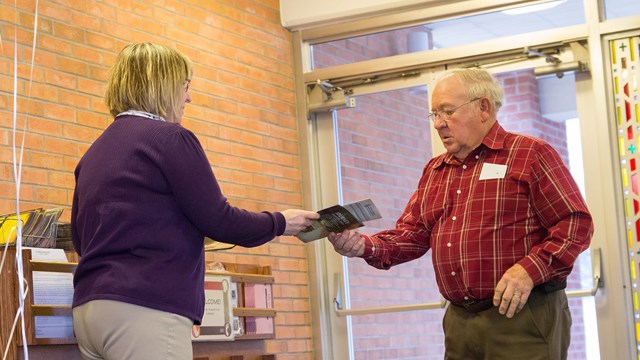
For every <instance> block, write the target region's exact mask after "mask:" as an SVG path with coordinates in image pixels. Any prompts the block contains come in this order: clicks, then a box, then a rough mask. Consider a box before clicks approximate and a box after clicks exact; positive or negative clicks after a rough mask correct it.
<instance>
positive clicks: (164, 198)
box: [71, 115, 286, 324]
mask: <svg viewBox="0 0 640 360" xmlns="http://www.w3.org/2000/svg"><path fill="white" fill-rule="evenodd" d="M75 177H76V188H75V192H74V194H73V206H72V210H71V227H72V234H73V243H74V246H75V248H76V251H77V252H78V254H79V255H80V262H79V264H78V268H77V270H76V272H75V275H74V296H73V306H74V307H75V306H78V305H81V304H83V303H85V302H88V301H91V300H97V299H102V300H117V301H122V302H126V303H130V304H135V305H140V306H145V307H148V308H152V309H157V310H161V311H167V312H171V313H175V314H178V315H182V316H185V317H187V318H189V319H192V320H193V321H194V322H195V323H196V324H199V323H200V321H201V320H202V314H203V311H204V248H203V241H204V236H208V237H210V238H212V239H215V240H217V241H221V242H225V243H230V244H237V245H241V246H245V247H253V246H258V245H261V244H264V243H266V242H268V241H270V240H272V239H273V238H274V237H276V236H279V235H282V233H283V232H284V230H285V226H286V224H285V219H284V216H283V215H282V214H281V213H279V212H275V213H269V212H262V213H256V212H249V211H246V210H242V209H239V208H236V207H233V206H231V205H229V203H228V202H227V199H226V198H225V197H224V195H223V194H222V192H221V191H220V187H219V185H218V183H217V181H216V178H215V176H214V175H213V171H212V170H211V166H210V164H209V161H208V160H207V157H206V156H205V153H204V150H203V149H202V146H201V145H200V142H199V141H198V139H197V138H196V137H195V135H194V134H193V133H192V132H191V131H189V130H187V129H185V128H183V127H182V126H181V125H179V124H175V123H167V122H162V121H158V120H152V119H147V118H143V117H138V116H131V115H125V116H119V117H117V118H116V119H115V120H114V122H113V123H112V124H111V125H110V126H109V127H108V128H107V129H106V130H105V131H104V133H103V134H102V135H101V136H100V137H99V138H98V139H97V140H96V141H95V142H94V143H93V145H91V147H90V148H89V150H87V152H86V154H85V155H84V156H83V157H82V159H81V160H80V162H79V163H78V166H77V168H76V171H75Z"/></svg>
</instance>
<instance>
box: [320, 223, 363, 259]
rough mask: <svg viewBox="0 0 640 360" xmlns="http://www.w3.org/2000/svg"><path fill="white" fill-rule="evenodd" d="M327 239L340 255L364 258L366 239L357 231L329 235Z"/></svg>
mask: <svg viewBox="0 0 640 360" xmlns="http://www.w3.org/2000/svg"><path fill="white" fill-rule="evenodd" d="M327 239H329V241H330V242H331V243H332V244H333V248H334V249H335V250H336V252H337V253H338V254H340V255H344V256H346V257H362V255H363V254H364V238H363V237H361V236H360V234H359V233H357V232H355V231H351V230H346V231H343V232H341V233H329V235H328V236H327Z"/></svg>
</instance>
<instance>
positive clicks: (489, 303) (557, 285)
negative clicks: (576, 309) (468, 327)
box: [451, 279, 567, 313]
mask: <svg viewBox="0 0 640 360" xmlns="http://www.w3.org/2000/svg"><path fill="white" fill-rule="evenodd" d="M566 287H567V280H566V279H564V280H551V281H548V282H546V283H544V284H540V285H538V286H536V287H534V288H533V289H532V290H531V292H532V293H534V292H535V293H540V294H549V293H552V292H554V291H557V290H562V289H564V288H566ZM451 304H453V305H455V306H457V307H460V308H463V309H465V310H466V311H468V312H470V313H479V312H481V311H485V310H489V309H491V308H492V307H493V297H490V298H486V299H479V300H465V301H456V302H453V301H452V302H451Z"/></svg>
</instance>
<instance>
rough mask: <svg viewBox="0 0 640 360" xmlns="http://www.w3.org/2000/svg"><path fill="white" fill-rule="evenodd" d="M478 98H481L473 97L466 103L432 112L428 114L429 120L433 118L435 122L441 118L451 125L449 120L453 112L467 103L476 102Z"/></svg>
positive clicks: (432, 120)
mask: <svg viewBox="0 0 640 360" xmlns="http://www.w3.org/2000/svg"><path fill="white" fill-rule="evenodd" d="M476 100H480V98H473V99H471V100H469V101H467V102H466V103H464V104H460V105H458V106H456V107H453V108H451V109H447V110H437V111H434V112H431V113H429V115H427V116H428V117H429V120H431V122H433V123H435V122H436V119H440V120H442V121H444V123H445V125H447V126H449V124H448V123H447V121H449V119H450V118H451V116H452V115H453V113H455V112H456V110H458V109H460V108H461V107H463V106H465V105H467V104H471V103H472V102H474V101H476Z"/></svg>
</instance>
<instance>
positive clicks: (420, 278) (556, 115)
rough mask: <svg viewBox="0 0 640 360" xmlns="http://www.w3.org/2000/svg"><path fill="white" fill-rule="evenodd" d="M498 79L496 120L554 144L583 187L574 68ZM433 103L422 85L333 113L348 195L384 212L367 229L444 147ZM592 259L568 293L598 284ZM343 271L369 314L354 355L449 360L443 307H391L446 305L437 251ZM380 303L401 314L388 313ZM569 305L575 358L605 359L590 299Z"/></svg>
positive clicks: (388, 224)
mask: <svg viewBox="0 0 640 360" xmlns="http://www.w3.org/2000/svg"><path fill="white" fill-rule="evenodd" d="M496 76H497V77H498V79H499V80H500V81H501V82H502V84H503V86H504V88H505V95H506V96H505V104H504V106H503V108H502V110H501V112H500V113H499V117H498V121H499V122H500V123H501V124H502V126H503V127H504V128H505V129H506V130H508V131H513V132H517V133H521V134H525V135H530V136H534V137H538V138H541V139H543V140H545V141H547V142H549V143H550V144H551V145H552V146H554V148H555V149H556V150H557V151H558V152H559V153H560V154H561V156H562V158H563V159H564V160H565V163H566V164H567V166H568V167H569V168H570V169H571V171H572V173H573V174H574V177H575V179H576V181H577V182H578V183H579V185H580V186H581V189H584V186H583V184H582V179H584V171H583V168H582V148H581V140H580V139H581V136H580V120H579V119H578V115H577V109H576V84H575V82H576V80H575V79H576V78H575V76H574V74H573V73H566V74H565V73H563V74H561V75H555V74H552V75H549V76H544V77H537V76H536V74H535V73H534V71H533V69H524V70H517V71H509V72H502V73H498V74H497V75H496ZM428 101H429V98H428V93H427V87H426V86H420V87H413V88H408V89H399V90H390V91H385V92H380V93H373V94H369V95H363V96H358V97H357V104H358V105H357V107H356V108H353V109H345V110H338V111H336V119H337V121H336V123H335V124H336V131H337V139H338V143H337V156H338V158H339V160H338V161H339V164H340V168H339V172H338V173H339V182H340V189H341V194H340V197H341V199H342V200H341V201H342V203H345V204H346V203H350V202H353V201H357V200H361V199H365V198H371V199H372V200H373V201H374V202H375V203H376V204H377V206H378V207H379V209H380V211H381V213H382V215H383V218H382V219H381V220H378V221H373V222H369V223H367V224H366V227H364V228H362V229H361V232H362V233H366V234H371V233H374V232H376V231H378V230H382V229H387V228H392V227H394V224H395V221H396V219H397V218H398V216H399V215H400V214H401V213H402V210H403V208H404V206H405V205H406V203H407V201H408V199H409V197H410V195H411V194H412V192H413V191H414V190H415V187H416V184H417V182H418V179H419V177H420V175H421V173H422V170H423V167H424V165H425V164H426V163H427V162H428V161H429V159H431V157H432V154H433V153H439V152H441V150H440V149H441V144H440V143H439V141H440V140H439V139H438V138H437V136H432V135H431V131H430V123H429V121H428V118H427V113H428V112H429V108H430V107H429V104H428ZM432 139H433V140H432ZM591 263H592V260H591V252H590V251H586V252H585V253H583V254H582V255H581V256H580V258H579V260H578V261H577V263H576V265H575V267H574V270H573V272H572V274H571V276H570V278H569V286H568V289H567V292H568V294H570V295H571V294H572V293H577V291H578V290H584V289H591V288H592V287H593V280H592V279H593V274H592V270H591ZM345 268H346V271H345V279H344V283H345V284H346V289H345V292H346V294H347V295H346V296H345V297H344V298H345V299H346V300H348V301H344V300H343V303H347V305H348V308H350V309H360V310H362V311H361V312H360V315H353V316H350V321H349V322H348V323H349V331H348V334H349V338H350V341H349V343H350V344H351V347H352V349H351V352H352V354H353V359H356V360H358V359H362V360H364V359H367V360H368V359H442V358H443V354H444V336H443V333H442V325H441V321H442V317H443V315H444V308H442V307H438V306H433V309H429V310H417V311H396V310H395V309H394V308H397V307H402V305H411V304H416V303H421V304H434V305H437V304H438V303H440V301H441V297H440V294H439V292H438V289H437V286H436V282H435V279H434V274H433V268H432V265H431V253H430V252H428V253H427V254H426V255H425V256H423V257H422V258H421V259H418V260H414V261H411V262H408V263H405V264H401V265H399V266H396V267H394V268H392V269H391V270H389V271H382V270H378V269H375V268H373V267H370V266H369V265H368V264H366V263H365V262H364V261H363V260H362V259H345ZM381 308H389V309H394V310H390V312H388V313H384V312H383V311H381V310H380V309H381ZM570 308H571V312H572V316H573V327H572V341H571V347H570V355H569V359H576V360H577V359H590V360H591V359H599V358H600V357H599V349H598V338H597V334H598V330H597V324H596V316H595V305H594V300H593V297H591V296H586V297H571V298H570ZM366 309H373V310H374V311H371V312H367V311H366Z"/></svg>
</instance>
